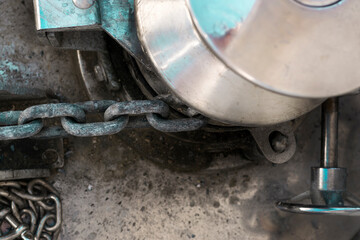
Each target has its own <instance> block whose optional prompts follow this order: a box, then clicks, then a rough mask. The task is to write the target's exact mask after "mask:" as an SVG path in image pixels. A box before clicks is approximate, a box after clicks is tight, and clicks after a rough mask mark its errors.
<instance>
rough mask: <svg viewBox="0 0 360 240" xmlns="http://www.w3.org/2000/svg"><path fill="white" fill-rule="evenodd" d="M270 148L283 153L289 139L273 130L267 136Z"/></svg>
mask: <svg viewBox="0 0 360 240" xmlns="http://www.w3.org/2000/svg"><path fill="white" fill-rule="evenodd" d="M269 141H270V145H271V148H272V150H274V152H276V153H283V152H285V150H286V149H287V147H288V146H289V139H288V137H287V136H286V135H284V134H282V133H281V132H279V131H274V132H272V133H271V134H270V136H269Z"/></svg>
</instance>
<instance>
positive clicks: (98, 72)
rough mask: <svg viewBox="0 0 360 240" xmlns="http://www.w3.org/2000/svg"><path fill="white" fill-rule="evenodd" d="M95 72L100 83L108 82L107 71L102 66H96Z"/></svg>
mask: <svg viewBox="0 0 360 240" xmlns="http://www.w3.org/2000/svg"><path fill="white" fill-rule="evenodd" d="M94 72H95V77H96V79H97V80H98V81H99V82H107V77H106V73H105V70H104V68H103V67H102V66H101V65H95V67H94Z"/></svg>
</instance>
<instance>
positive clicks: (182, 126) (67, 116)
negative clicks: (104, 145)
mask: <svg viewBox="0 0 360 240" xmlns="http://www.w3.org/2000/svg"><path fill="white" fill-rule="evenodd" d="M169 112H170V109H169V106H168V105H167V104H166V103H165V102H163V101H161V100H137V101H128V102H116V101H112V100H100V101H88V102H82V103H74V104H69V103H50V104H42V105H36V106H32V107H29V108H27V109H25V110H23V111H8V112H1V113H0V126H2V127H0V140H12V139H22V138H29V137H32V138H56V137H66V136H69V135H72V136H78V137H93V136H104V135H112V134H116V133H119V132H120V131H121V130H123V129H124V128H147V127H153V128H155V129H157V130H159V131H162V132H183V131H194V130H198V129H200V128H201V127H203V126H204V125H205V124H206V121H205V120H204V119H201V118H182V119H168V117H169ZM89 113H103V115H104V122H92V123H87V122H86V115H87V114H89ZM48 118H61V127H59V126H52V127H45V126H44V122H43V120H44V119H48Z"/></svg>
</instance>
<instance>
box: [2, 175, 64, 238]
mask: <svg viewBox="0 0 360 240" xmlns="http://www.w3.org/2000/svg"><path fill="white" fill-rule="evenodd" d="M0 193H1V198H0V209H1V210H0V240H13V239H23V240H25V239H27V240H30V239H34V240H40V239H53V240H56V239H58V237H59V234H60V230H61V224H62V206H61V200H60V198H59V193H58V191H57V190H56V189H55V188H54V187H52V186H51V185H50V184H49V183H47V182H45V181H44V180H42V179H34V180H31V181H30V182H28V183H26V182H22V181H7V182H0Z"/></svg>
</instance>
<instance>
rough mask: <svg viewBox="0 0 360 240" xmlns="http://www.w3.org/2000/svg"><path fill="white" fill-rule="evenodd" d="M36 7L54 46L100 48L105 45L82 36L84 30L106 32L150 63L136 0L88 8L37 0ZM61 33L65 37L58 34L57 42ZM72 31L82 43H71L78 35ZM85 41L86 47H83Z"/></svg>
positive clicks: (102, 1)
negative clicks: (139, 27) (139, 31)
mask: <svg viewBox="0 0 360 240" xmlns="http://www.w3.org/2000/svg"><path fill="white" fill-rule="evenodd" d="M76 2H79V1H76ZM78 5H79V4H78ZM34 8H35V20H36V29H37V31H38V32H40V36H41V38H42V39H47V41H48V42H49V43H50V44H51V45H52V46H55V47H60V48H72V49H76V50H92V51H97V50H98V49H99V48H100V49H102V48H103V47H104V46H100V47H99V46H97V45H94V44H93V43H94V42H95V43H97V44H100V45H101V43H99V42H98V41H92V40H91V39H92V38H93V37H90V38H89V36H88V37H86V36H82V35H83V33H81V32H83V31H91V32H94V31H95V32H96V31H105V32H106V33H108V34H109V35H110V36H111V37H113V38H114V39H115V40H116V41H117V42H118V43H119V44H120V45H121V46H122V47H124V48H125V49H126V50H127V51H128V52H129V53H130V54H131V55H132V56H133V57H135V58H136V59H137V60H138V61H140V62H142V63H144V64H146V62H147V61H146V57H145V55H144V53H143V51H142V49H141V45H140V41H139V39H138V37H137V33H136V24H135V15H134V1H128V0H98V1H95V2H94V4H92V5H89V7H88V8H85V9H84V8H79V7H78V6H77V5H75V3H74V2H73V1H72V0H34ZM59 32H61V33H63V34H62V38H63V40H62V41H59V37H56V36H55V44H54V38H53V36H54V35H53V33H57V35H59ZM69 32H79V34H80V35H79V36H78V39H79V41H77V42H78V44H69V43H68V42H69V41H70V40H69V39H71V38H72V37H74V36H71V35H69ZM44 35H45V38H44ZM55 35H56V34H55ZM90 40H91V41H90ZM89 41H90V42H89ZM81 42H82V45H85V46H86V47H85V48H84V46H82V47H79V43H81ZM80 45H81V44H80Z"/></svg>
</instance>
